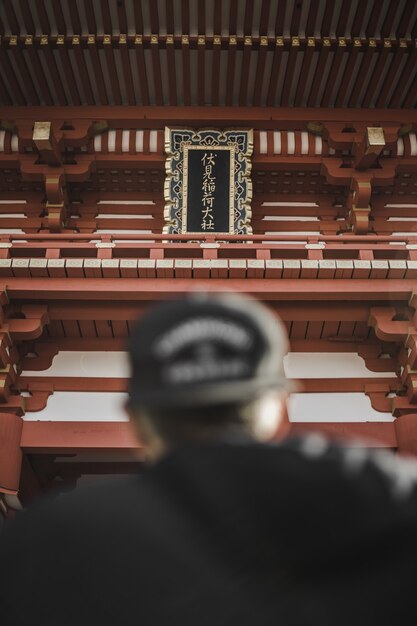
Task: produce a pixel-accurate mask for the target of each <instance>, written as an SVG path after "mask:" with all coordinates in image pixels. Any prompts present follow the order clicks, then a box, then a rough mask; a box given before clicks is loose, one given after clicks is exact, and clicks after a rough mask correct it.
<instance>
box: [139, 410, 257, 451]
mask: <svg viewBox="0 0 417 626" xmlns="http://www.w3.org/2000/svg"><path fill="white" fill-rule="evenodd" d="M251 406H252V402H250V403H245V404H242V403H234V404H222V405H211V406H202V407H198V406H193V407H187V408H181V409H179V408H176V407H175V408H167V409H160V408H158V409H155V408H152V409H148V408H146V409H143V410H140V411H139V412H140V413H141V414H144V415H145V416H146V419H147V420H148V421H149V422H150V424H151V426H152V428H153V429H154V430H155V432H156V433H157V434H158V436H159V437H160V438H161V439H163V440H164V441H165V442H166V443H168V444H169V445H175V446H177V445H181V444H185V443H187V442H191V441H196V440H200V439H207V438H210V437H216V436H218V435H221V434H222V433H225V434H227V433H228V432H229V431H230V430H233V429H239V430H247V431H248V432H249V431H250V421H251V420H250V414H251V411H250V410H249V409H250V407H251Z"/></svg>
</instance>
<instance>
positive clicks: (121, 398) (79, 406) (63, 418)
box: [23, 391, 128, 422]
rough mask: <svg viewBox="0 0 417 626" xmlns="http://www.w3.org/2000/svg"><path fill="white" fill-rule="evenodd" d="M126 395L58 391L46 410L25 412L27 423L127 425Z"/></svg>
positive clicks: (50, 399) (49, 400) (52, 396)
mask: <svg viewBox="0 0 417 626" xmlns="http://www.w3.org/2000/svg"><path fill="white" fill-rule="evenodd" d="M126 397H127V394H125V393H113V392H105V393H103V392H92V391H90V392H88V391H82V392H81V391H77V392H75V391H56V392H55V393H54V394H52V395H51V396H50V397H49V399H48V404H47V406H46V408H45V409H43V411H36V412H31V413H26V415H25V416H24V418H23V419H24V420H26V421H33V422H36V421H44V422H126V421H128V418H127V416H126V415H125V413H124V411H123V405H124V403H125V402H126Z"/></svg>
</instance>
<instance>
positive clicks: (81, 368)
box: [23, 351, 395, 378]
mask: <svg viewBox="0 0 417 626" xmlns="http://www.w3.org/2000/svg"><path fill="white" fill-rule="evenodd" d="M284 368H285V373H286V375H287V376H288V378H381V377H387V378H389V377H392V376H394V375H395V374H394V372H372V371H371V370H368V368H367V367H366V365H365V361H364V360H363V359H362V358H361V357H360V356H358V355H357V354H355V353H353V352H290V353H289V354H287V355H286V356H285V357H284ZM23 375H24V376H80V377H87V376H95V377H103V378H113V377H114V378H125V377H128V376H129V364H128V359H127V353H126V352H122V351H117V352H98V351H90V352H78V351H65V352H60V353H59V354H57V356H56V357H55V358H54V360H53V362H52V366H51V367H50V368H48V369H47V370H43V371H39V372H37V371H24V372H23Z"/></svg>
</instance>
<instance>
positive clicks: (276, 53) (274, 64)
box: [266, 45, 283, 107]
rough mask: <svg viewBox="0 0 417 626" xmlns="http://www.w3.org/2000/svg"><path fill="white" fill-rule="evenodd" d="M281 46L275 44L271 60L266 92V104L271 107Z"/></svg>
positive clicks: (278, 71) (276, 81)
mask: <svg viewBox="0 0 417 626" xmlns="http://www.w3.org/2000/svg"><path fill="white" fill-rule="evenodd" d="M282 52H283V46H282V45H276V46H275V50H274V58H273V60H272V70H271V77H270V79H269V87H268V93H267V96H266V104H267V106H269V107H271V106H274V105H275V96H276V93H277V85H278V78H279V75H280V73H281V66H282V60H283V58H282Z"/></svg>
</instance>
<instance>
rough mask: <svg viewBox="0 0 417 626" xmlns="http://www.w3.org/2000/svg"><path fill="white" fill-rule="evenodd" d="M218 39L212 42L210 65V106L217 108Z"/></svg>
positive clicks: (219, 46) (218, 78) (218, 83)
mask: <svg viewBox="0 0 417 626" xmlns="http://www.w3.org/2000/svg"><path fill="white" fill-rule="evenodd" d="M220 49H221V45H220V38H219V40H218V41H217V40H214V43H213V57H212V64H211V104H212V105H213V106H219V86H220V82H219V81H220Z"/></svg>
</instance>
